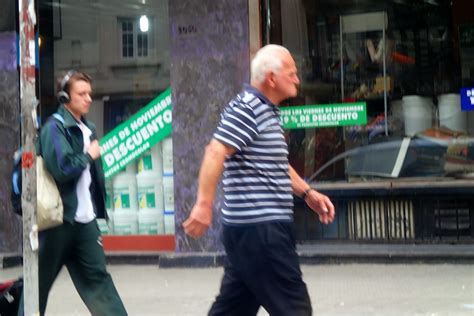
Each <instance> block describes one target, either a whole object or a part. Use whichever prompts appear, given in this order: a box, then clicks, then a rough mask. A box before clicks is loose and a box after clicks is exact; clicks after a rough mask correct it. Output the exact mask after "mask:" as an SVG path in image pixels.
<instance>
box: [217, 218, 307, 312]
mask: <svg viewBox="0 0 474 316" xmlns="http://www.w3.org/2000/svg"><path fill="white" fill-rule="evenodd" d="M223 243H224V247H225V250H226V254H227V258H226V263H225V266H224V277H223V279H222V283H221V288H220V293H219V295H218V296H217V297H216V300H215V302H214V304H213V305H212V307H211V310H210V311H209V315H239V316H246V315H256V314H257V311H258V309H259V307H260V306H263V307H264V308H265V309H266V310H267V312H268V313H270V315H272V316H280V315H282V316H287V315H288V316H290V315H291V316H303V315H304V316H306V315H311V314H312V309H311V301H310V298H309V295H308V290H307V288H306V284H305V283H304V282H303V280H302V277H301V270H300V267H299V260H298V255H297V253H296V246H295V240H294V236H293V231H292V224H291V223H279V222H275V223H265V224H260V225H255V226H250V227H228V226H224V228H223Z"/></svg>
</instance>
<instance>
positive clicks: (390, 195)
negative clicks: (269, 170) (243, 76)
mask: <svg viewBox="0 0 474 316" xmlns="http://www.w3.org/2000/svg"><path fill="white" fill-rule="evenodd" d="M262 4H263V10H262V14H263V16H262V21H263V24H262V25H263V26H262V27H263V35H264V41H268V42H272V43H279V44H282V45H284V46H286V47H288V48H289V49H290V51H292V52H293V53H294V55H295V59H296V62H297V64H298V68H299V74H300V78H301V79H302V84H301V91H300V95H299V96H298V98H296V99H293V100H290V101H289V102H288V104H287V105H288V106H290V107H289V110H288V115H287V117H286V120H287V121H288V123H289V124H290V123H293V127H295V128H294V129H288V130H287V136H288V142H289V145H290V156H291V157H290V161H291V163H292V164H293V166H294V167H295V169H296V170H298V172H299V173H300V175H304V177H305V178H306V179H308V181H311V182H312V183H313V185H314V186H315V187H317V188H319V189H320V190H322V191H324V192H326V193H327V194H329V195H330V196H331V197H332V198H333V200H334V201H335V202H336V204H337V209H338V216H337V217H338V218H337V222H336V223H335V224H334V225H332V226H329V227H323V226H322V225H318V223H317V221H316V217H315V216H314V215H313V214H311V213H310V212H304V211H303V212H295V215H296V222H297V235H298V238H299V239H300V240H302V241H309V240H316V239H330V240H349V241H352V240H358V241H382V242H387V241H392V242H393V241H395V242H407V241H408V242H412V241H422V242H423V241H425V242H433V241H435V242H438V241H441V242H443V241H444V242H452V241H455V242H462V241H467V240H471V241H472V238H473V237H474V225H473V224H474V213H473V212H474V209H473V199H472V190H473V189H474V182H473V174H474V173H473V172H474V140H473V138H472V137H473V135H474V111H472V109H473V105H474V104H473V103H472V100H473V99H472V95H474V94H473V93H472V89H473V87H474V75H473V74H474V50H473V47H474V45H473V43H474V37H473V34H474V17H473V16H472V14H470V13H468V12H470V11H472V9H471V6H472V3H471V2H470V1H462V0H454V1H448V0H446V1H445V0H429V1H428V0H424V1H422V0H419V1H404V0H397V1H395V0H393V1H392V0H386V1H375V0H373V1H372V0H364V1H342V0H340V1H339V0H338V1H332V0H331V1H326V0H320V1H312V0H267V1H262ZM295 106H304V107H303V108H299V107H295ZM291 109H293V110H291ZM301 109H305V110H303V111H305V112H302V110H301ZM310 109H311V110H310ZM356 109H358V110H356ZM347 117H360V118H361V119H366V120H365V122H364V123H363V124H354V123H350V122H348V119H347ZM290 125H291V124H290ZM297 208H304V206H303V205H302V204H301V203H299V204H298V203H297Z"/></svg>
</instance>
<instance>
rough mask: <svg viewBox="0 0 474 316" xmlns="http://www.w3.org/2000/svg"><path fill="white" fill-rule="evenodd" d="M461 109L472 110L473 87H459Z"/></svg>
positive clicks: (473, 107)
mask: <svg viewBox="0 0 474 316" xmlns="http://www.w3.org/2000/svg"><path fill="white" fill-rule="evenodd" d="M461 109H462V110H463V111H473V110H474V88H461Z"/></svg>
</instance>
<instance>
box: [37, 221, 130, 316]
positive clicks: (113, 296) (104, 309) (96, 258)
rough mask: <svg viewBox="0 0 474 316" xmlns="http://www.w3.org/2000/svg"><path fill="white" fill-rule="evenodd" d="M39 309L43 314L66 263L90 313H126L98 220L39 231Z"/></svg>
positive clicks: (115, 314) (66, 224)
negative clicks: (106, 263) (106, 256)
mask: <svg viewBox="0 0 474 316" xmlns="http://www.w3.org/2000/svg"><path fill="white" fill-rule="evenodd" d="M39 239H40V249H39V266H38V270H39V271H38V272H39V308H40V313H41V315H44V312H45V310H46V304H47V301H48V295H49V290H50V289H51V286H52V285H53V282H54V280H55V279H56V277H57V275H58V273H59V271H60V270H61V268H62V266H63V265H66V267H67V269H68V271H69V274H70V276H71V279H72V281H73V283H74V286H75V287H76V289H77V292H78V293H79V295H80V297H81V298H82V300H83V301H84V303H85V304H86V306H87V308H88V309H89V311H90V312H91V314H92V315H94V316H95V315H108V316H110V315H114V316H118V315H127V312H126V311H125V308H124V306H123V304H122V300H121V299H120V296H119V294H118V293H117V290H116V289H115V286H114V283H113V281H112V278H111V276H110V274H109V273H108V272H107V271H106V268H105V254H104V249H103V247H102V239H101V237H100V232H99V228H98V227H97V222H96V221H95V220H93V221H92V222H90V223H88V224H81V223H77V222H75V223H74V224H70V223H64V224H63V225H61V226H58V227H55V228H52V229H48V230H45V231H42V232H40V235H39Z"/></svg>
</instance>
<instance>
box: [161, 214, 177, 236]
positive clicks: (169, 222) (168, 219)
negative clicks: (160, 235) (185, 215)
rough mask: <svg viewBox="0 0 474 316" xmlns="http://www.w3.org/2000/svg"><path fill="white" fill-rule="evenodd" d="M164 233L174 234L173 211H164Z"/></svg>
mask: <svg viewBox="0 0 474 316" xmlns="http://www.w3.org/2000/svg"><path fill="white" fill-rule="evenodd" d="M164 222H165V234H167V235H174V232H175V228H174V211H171V210H165V212H164Z"/></svg>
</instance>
